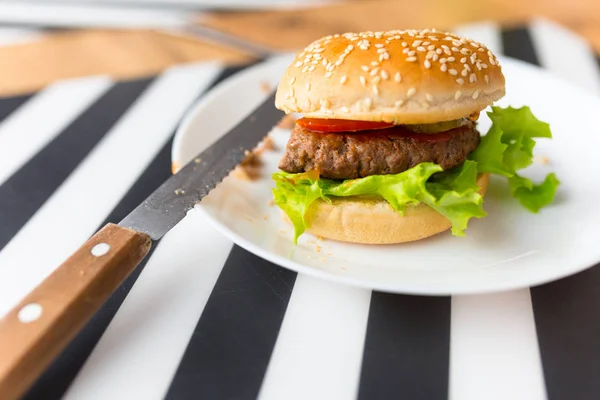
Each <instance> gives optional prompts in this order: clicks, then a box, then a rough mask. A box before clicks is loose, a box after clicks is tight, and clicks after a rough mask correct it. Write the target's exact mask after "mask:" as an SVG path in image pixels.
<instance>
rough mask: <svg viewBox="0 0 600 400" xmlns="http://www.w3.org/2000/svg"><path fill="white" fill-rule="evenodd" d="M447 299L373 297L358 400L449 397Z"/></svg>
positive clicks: (416, 399) (405, 296)
mask: <svg viewBox="0 0 600 400" xmlns="http://www.w3.org/2000/svg"><path fill="white" fill-rule="evenodd" d="M449 365H450V298H449V297H424V296H408V295H394V294H388V293H380V292H373V294H372V296H371V306H370V309H369V320H368V324H367V334H366V338H365V348H364V354H363V362H362V372H361V378H360V386H359V395H358V398H359V399H364V400H372V399H397V398H402V399H414V400H419V399H423V400H437V399H440V400H441V399H443V400H446V399H447V398H448V379H449Z"/></svg>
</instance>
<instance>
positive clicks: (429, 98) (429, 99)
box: [425, 93, 433, 101]
mask: <svg viewBox="0 0 600 400" xmlns="http://www.w3.org/2000/svg"><path fill="white" fill-rule="evenodd" d="M425 98H426V99H427V101H433V96H432V95H430V94H429V93H427V94H425Z"/></svg>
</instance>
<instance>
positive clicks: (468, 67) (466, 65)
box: [463, 64, 471, 71]
mask: <svg viewBox="0 0 600 400" xmlns="http://www.w3.org/2000/svg"><path fill="white" fill-rule="evenodd" d="M463 68H464V69H466V70H467V71H470V70H471V67H470V66H469V64H465V65H463Z"/></svg>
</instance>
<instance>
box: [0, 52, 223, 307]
mask: <svg viewBox="0 0 600 400" xmlns="http://www.w3.org/2000/svg"><path fill="white" fill-rule="evenodd" d="M219 70H220V68H219V67H218V66H217V65H215V64H203V65H199V66H198V65H191V66H186V67H178V68H174V69H171V70H169V71H167V72H166V73H165V74H164V75H163V76H161V77H160V78H159V79H158V80H157V81H156V82H154V83H153V84H152V86H151V87H150V88H148V90H147V91H146V92H145V93H144V94H143V95H142V96H141V97H140V98H139V99H138V101H136V102H135V103H134V105H133V106H132V107H131V108H130V109H129V110H128V111H127V112H126V113H125V115H124V116H123V117H122V118H121V119H120V120H119V121H118V122H117V124H116V125H115V126H114V127H113V128H112V129H111V130H110V132H109V133H108V134H107V135H106V136H105V137H104V138H103V139H102V140H101V141H100V143H99V144H98V145H97V146H96V148H95V149H94V150H93V151H92V152H91V153H90V155H89V156H88V157H87V158H86V159H85V160H84V161H83V162H82V164H81V165H80V166H79V167H78V168H77V169H76V170H75V171H74V172H73V173H72V174H71V176H69V178H68V179H67V180H66V181H65V182H64V184H63V185H62V186H61V187H60V188H59V189H58V190H57V191H56V192H55V193H54V194H53V195H52V196H51V197H50V199H48V201H47V202H46V203H45V204H44V205H43V206H42V207H41V208H40V209H39V210H38V212H37V213H36V214H35V215H34V216H33V217H32V218H31V219H30V220H29V221H28V223H27V224H26V225H25V226H24V227H23V228H22V229H21V230H20V231H19V233H18V234H17V235H16V236H15V237H14V238H13V240H11V241H10V242H9V243H8V244H7V245H6V247H5V248H4V249H3V250H2V251H1V252H0V266H2V268H0V315H3V314H4V313H6V312H7V311H8V310H9V309H10V307H12V306H13V305H14V304H16V303H17V302H18V301H19V299H20V298H21V297H23V296H24V295H25V294H27V293H28V292H29V291H31V290H32V289H33V288H34V287H35V285H37V284H38V283H39V282H40V281H41V280H42V279H43V278H44V277H45V276H47V275H48V274H50V273H51V272H52V271H53V270H54V269H55V268H56V267H57V266H58V265H59V264H60V263H61V262H62V261H63V260H65V259H66V258H67V257H68V256H69V255H70V254H71V253H72V252H73V251H75V250H76V249H77V247H78V246H79V245H81V243H82V242H83V241H84V240H85V239H86V238H87V237H88V236H89V235H91V234H92V233H93V231H94V229H95V228H96V227H97V225H98V224H99V223H100V222H101V221H102V220H103V219H104V218H106V216H107V215H108V213H109V212H110V210H111V209H112V208H113V207H114V205H115V204H116V203H117V202H118V201H119V199H120V198H121V197H122V196H123V194H124V193H125V192H126V191H127V190H128V189H129V188H130V187H131V185H132V184H133V183H134V182H135V180H136V179H137V177H138V175H139V173H140V172H141V171H142V170H143V169H144V168H145V167H146V165H147V164H148V163H149V162H150V161H151V160H152V158H153V157H154V155H155V154H156V153H157V151H158V150H159V149H160V148H161V147H162V146H163V145H164V143H165V141H166V140H167V138H169V135H170V134H171V133H172V132H173V129H174V128H175V126H176V124H177V123H178V121H179V119H180V118H181V116H182V113H183V112H184V111H185V110H186V108H187V107H188V106H189V105H190V103H191V102H192V100H193V99H194V98H195V97H197V96H198V95H199V93H200V92H201V91H202V90H203V89H204V88H206V86H207V85H208V84H209V83H210V82H211V80H212V79H213V78H214V77H215V75H216V74H217V73H218V72H219ZM61 107H62V105H61V104H56V105H55V108H56V109H60V108H61ZM158 183H159V182H157V184H158Z"/></svg>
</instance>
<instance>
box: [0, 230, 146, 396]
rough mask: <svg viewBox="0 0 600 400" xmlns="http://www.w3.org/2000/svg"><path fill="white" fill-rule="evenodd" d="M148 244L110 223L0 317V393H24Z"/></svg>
mask: <svg viewBox="0 0 600 400" xmlns="http://www.w3.org/2000/svg"><path fill="white" fill-rule="evenodd" d="M150 246H151V240H150V237H148V236H147V235H145V234H143V233H139V232H136V231H133V230H130V229H127V228H122V227H120V226H118V225H114V224H108V225H106V226H105V227H104V228H102V229H101V230H100V231H99V232H98V233H96V234H95V235H94V236H93V237H92V238H91V239H90V240H88V241H87V242H86V243H85V244H84V245H83V246H81V248H79V250H77V251H76V252H75V253H74V254H73V255H72V256H71V257H70V258H69V259H68V260H67V261H65V262H64V263H63V264H62V265H61V266H60V267H58V269H57V270H55V271H54V272H53V273H52V275H50V276H49V277H48V278H46V279H45V280H44V281H43V282H42V283H41V284H40V285H39V286H38V287H37V288H35V289H34V290H33V292H31V293H30V294H29V295H27V297H25V298H24V299H23V301H21V303H19V304H18V305H17V306H16V307H15V308H13V309H12V310H11V311H10V312H9V313H8V314H6V316H4V318H2V319H1V320H0V398H2V399H3V400H7V399H11V400H12V399H17V398H19V397H20V396H21V395H22V394H24V393H25V391H26V390H27V389H28V388H29V387H30V386H31V384H32V383H33V382H34V381H35V379H36V378H37V377H38V376H39V375H40V374H41V373H42V372H43V371H44V370H45V368H46V367H47V366H48V365H49V364H50V363H51V362H52V361H53V359H54V358H55V357H56V356H57V355H58V354H59V353H60V352H61V350H62V349H64V347H65V346H66V345H67V344H68V343H69V341H70V340H71V339H73V337H74V336H75V335H76V334H77V333H78V332H79V330H80V329H81V328H82V327H83V325H84V324H85V323H86V322H87V321H88V320H89V319H90V318H91V317H92V315H94V313H95V312H96V311H97V310H98V309H99V308H100V306H101V305H102V304H103V303H104V302H105V301H106V300H107V298H108V297H109V296H110V294H111V293H112V292H113V291H114V290H115V289H116V288H117V287H119V285H120V284H121V282H123V280H124V279H125V278H126V277H127V276H128V275H129V274H130V273H131V272H132V271H133V270H134V268H135V267H136V266H137V265H138V264H139V263H140V261H142V259H143V258H144V257H145V256H146V254H147V253H148V251H149V250H150ZM31 251H35V248H32V249H31Z"/></svg>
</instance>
